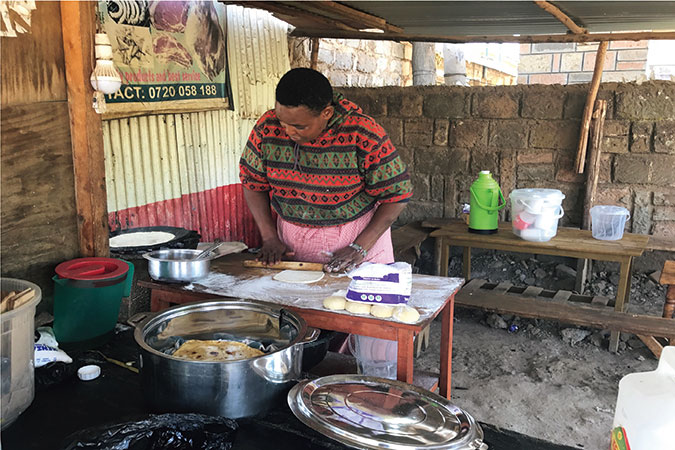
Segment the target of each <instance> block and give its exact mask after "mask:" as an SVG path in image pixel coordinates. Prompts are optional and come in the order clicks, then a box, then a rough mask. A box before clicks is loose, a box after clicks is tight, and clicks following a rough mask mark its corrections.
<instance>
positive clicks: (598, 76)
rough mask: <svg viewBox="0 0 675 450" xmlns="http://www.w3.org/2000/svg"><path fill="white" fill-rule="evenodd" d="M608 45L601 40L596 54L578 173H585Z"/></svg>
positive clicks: (582, 135) (585, 108)
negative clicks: (589, 136)
mask: <svg viewBox="0 0 675 450" xmlns="http://www.w3.org/2000/svg"><path fill="white" fill-rule="evenodd" d="M608 46H609V42H608V41H603V42H600V45H598V52H597V53H596V55H595V68H594V69H593V79H592V80H591V88H590V90H589V91H588V97H586V106H585V107H584V114H583V116H582V118H581V134H580V136H579V146H578V148H577V160H576V163H575V167H576V170H577V173H584V165H585V164H586V144H587V143H588V129H589V128H590V126H591V114H592V112H593V104H594V103H595V98H596V97H597V96H598V89H599V88H600V81H601V80H602V68H603V66H604V64H605V55H606V54H607V47H608Z"/></svg>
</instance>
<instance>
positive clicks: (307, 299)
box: [138, 254, 464, 398]
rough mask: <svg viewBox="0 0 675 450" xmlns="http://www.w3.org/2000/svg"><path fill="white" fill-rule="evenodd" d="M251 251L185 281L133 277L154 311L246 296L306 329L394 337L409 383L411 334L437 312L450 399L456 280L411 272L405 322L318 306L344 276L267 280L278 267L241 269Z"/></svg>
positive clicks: (343, 285) (443, 387) (444, 388)
mask: <svg viewBox="0 0 675 450" xmlns="http://www.w3.org/2000/svg"><path fill="white" fill-rule="evenodd" d="M251 258H252V256H251V255H246V254H237V255H227V256H224V257H221V258H219V259H217V260H214V261H212V262H211V273H210V274H209V276H208V277H207V278H205V279H203V280H199V281H196V282H195V283H193V284H190V285H181V284H171V283H162V282H157V281H153V280H139V281H138V284H139V286H142V287H145V288H148V289H150V299H151V309H152V311H160V310H163V309H166V308H168V307H170V306H172V305H175V304H182V303H187V302H194V301H200V300H205V299H213V298H214V297H226V298H232V299H249V300H257V301H262V302H267V303H272V304H275V305H278V306H282V307H285V308H289V309H291V310H293V311H296V312H297V313H298V314H300V316H301V317H302V318H303V319H304V320H305V321H306V322H307V324H308V325H309V326H311V327H317V328H322V329H326V330H334V331H340V332H344V333H353V334H359V335H363V336H370V337H374V338H379V339H388V340H392V341H397V343H398V354H397V378H398V380H400V381H403V382H406V383H413V354H414V345H413V342H414V338H415V336H416V335H417V334H419V333H420V332H421V331H422V330H423V329H424V328H425V327H427V326H428V325H429V324H430V323H431V321H432V320H434V318H436V317H437V316H439V315H440V316H441V320H442V331H441V351H440V353H441V354H440V377H439V383H438V387H439V391H440V394H441V395H443V396H445V397H446V398H450V381H451V366H452V323H453V311H454V297H455V293H456V292H457V291H458V290H459V288H460V287H461V286H462V284H463V283H464V280H463V279H461V278H445V277H435V276H428V275H413V285H412V294H411V298H410V302H409V303H408V304H409V305H411V306H413V307H415V308H416V309H417V310H418V311H419V312H420V315H421V316H420V320H419V321H418V322H417V323H413V324H406V323H401V322H397V321H395V320H392V319H378V318H376V317H373V316H362V315H355V314H351V313H349V312H347V311H329V310H327V309H324V308H323V306H322V304H323V299H324V298H326V297H328V296H330V295H331V294H333V293H335V292H336V291H338V290H346V289H347V287H348V286H349V278H347V277H346V276H340V277H336V276H330V275H328V274H326V276H324V278H323V279H322V280H321V281H319V282H317V283H312V284H311V285H303V284H292V283H283V282H279V281H275V280H272V276H273V275H274V274H276V273H278V271H275V270H270V269H260V268H245V267H243V260H245V259H251Z"/></svg>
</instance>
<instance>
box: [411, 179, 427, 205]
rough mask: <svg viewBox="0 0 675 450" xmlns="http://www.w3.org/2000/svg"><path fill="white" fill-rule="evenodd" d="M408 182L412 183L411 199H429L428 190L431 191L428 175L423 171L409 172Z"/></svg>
mask: <svg viewBox="0 0 675 450" xmlns="http://www.w3.org/2000/svg"><path fill="white" fill-rule="evenodd" d="M410 182H411V183H412V185H413V197H412V201H417V200H422V201H426V200H429V192H430V191H431V184H430V183H429V175H427V174H425V173H419V172H415V173H411V174H410Z"/></svg>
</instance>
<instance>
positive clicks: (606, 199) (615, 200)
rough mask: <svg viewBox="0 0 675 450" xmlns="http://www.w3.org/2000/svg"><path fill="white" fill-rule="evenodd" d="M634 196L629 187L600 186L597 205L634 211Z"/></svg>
mask: <svg viewBox="0 0 675 450" xmlns="http://www.w3.org/2000/svg"><path fill="white" fill-rule="evenodd" d="M631 203H632V196H631V192H630V188H628V187H621V188H616V187H611V186H605V185H602V186H598V192H597V197H596V201H595V204H596V205H617V206H625V207H626V208H628V210H629V211H630V210H631V209H632V204H631Z"/></svg>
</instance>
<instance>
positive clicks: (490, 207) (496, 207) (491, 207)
mask: <svg viewBox="0 0 675 450" xmlns="http://www.w3.org/2000/svg"><path fill="white" fill-rule="evenodd" d="M469 191H470V192H471V195H473V198H475V199H476V203H477V204H478V206H479V207H481V208H483V209H484V210H486V211H499V210H500V209H502V208H503V207H504V206H506V200H504V195H503V194H502V190H501V189H498V190H497V191H495V194H496V193H497V192H498V193H499V198H500V199H501V200H502V204H501V205H496V206H484V205H482V204H481V202H480V200H478V196H477V195H476V193H475V192H474V191H473V186H471V187H470V188H469Z"/></svg>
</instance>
